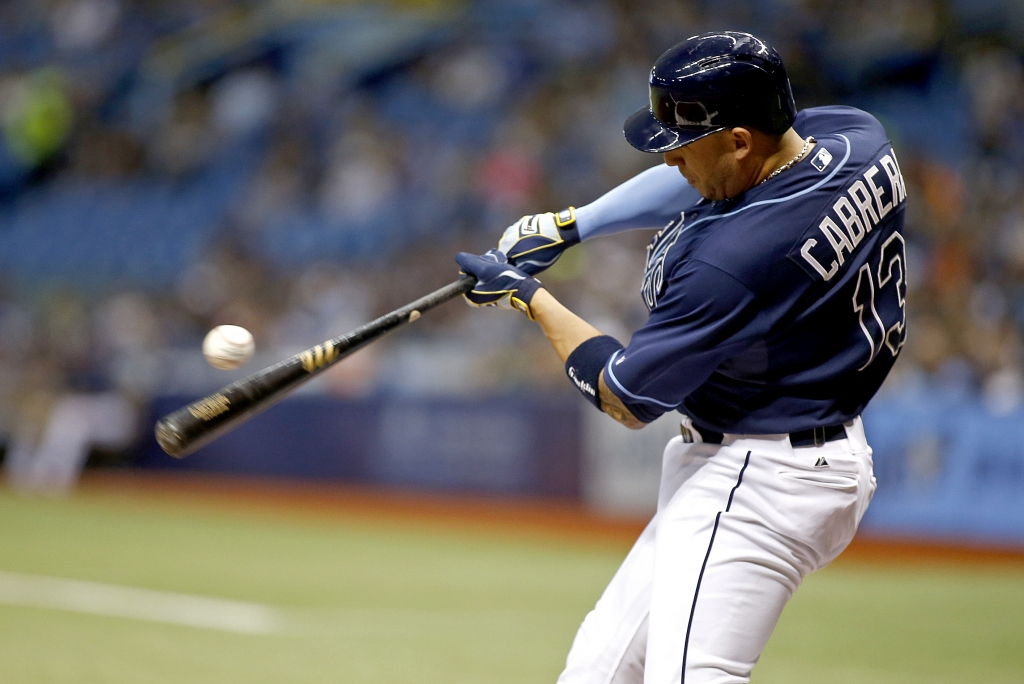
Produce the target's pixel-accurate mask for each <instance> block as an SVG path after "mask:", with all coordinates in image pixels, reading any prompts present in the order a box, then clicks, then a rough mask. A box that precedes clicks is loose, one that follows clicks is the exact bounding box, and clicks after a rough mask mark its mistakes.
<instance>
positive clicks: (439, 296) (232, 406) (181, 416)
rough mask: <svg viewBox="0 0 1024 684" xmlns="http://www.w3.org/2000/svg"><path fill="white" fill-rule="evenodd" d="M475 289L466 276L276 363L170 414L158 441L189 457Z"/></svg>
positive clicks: (159, 428) (173, 453)
mask: <svg viewBox="0 0 1024 684" xmlns="http://www.w3.org/2000/svg"><path fill="white" fill-rule="evenodd" d="M474 285H476V278H473V277H471V276H463V277H461V278H459V279H458V280H456V281H455V282H453V283H449V284H448V285H445V286H444V287H442V288H441V289H439V290H435V291H434V292H431V293H430V294H428V295H426V296H425V297H420V298H419V299H417V300H416V301H414V302H411V303H409V304H406V305H405V306H403V307H401V308H400V309H395V310H394V311H392V312H391V313H389V314H385V315H383V316H381V317H380V318H378V319H377V320H375V321H372V322H370V323H367V324H366V325H364V326H361V327H359V328H356V329H355V330H353V331H352V332H349V333H346V334H345V335H342V336H341V337H336V338H334V339H333V340H328V341H326V342H324V343H323V344H318V345H316V346H315V347H312V348H310V349H307V350H306V351H304V352H301V353H299V354H296V355H295V356H291V357H289V358H287V359H285V360H284V361H280V362H278V363H275V364H274V365H273V366H270V367H268V368H264V369H263V370H261V371H258V372H256V373H253V374H252V375H250V376H248V377H246V378H242V379H241V380H238V381H237V382H233V383H231V384H230V385H228V386H227V387H222V388H221V389H220V390H219V391H217V392H215V393H213V394H211V395H210V396H208V397H204V398H203V399H200V400H198V401H195V402H192V403H191V404H189V405H188V406H184V407H182V408H180V409H178V410H177V411H174V412H172V413H169V414H168V415H166V416H164V417H163V418H161V419H160V420H159V421H157V424H156V428H155V430H154V431H155V433H156V441H157V443H158V444H160V447H161V448H162V449H163V450H164V451H166V452H167V453H168V454H170V455H171V456H175V457H177V458H184V457H185V456H188V455H189V454H191V453H192V452H194V451H195V450H196V449H198V448H200V447H201V446H203V445H205V444H208V443H210V442H211V441H213V440H214V439H216V438H217V437H219V436H220V435H222V434H224V433H225V432H228V431H230V430H232V429H234V428H235V427H237V426H238V425H241V424H242V423H244V422H245V421H247V420H248V419H249V418H251V417H253V416H254V415H256V414H257V413H259V412H260V411H263V410H264V409H267V408H269V407H271V406H273V405H274V404H275V403H277V402H278V401H280V400H281V399H283V398H284V397H285V396H287V395H288V394H289V393H290V392H291V391H292V390H294V389H296V388H297V387H298V386H299V385H301V384H302V383H304V382H306V381H307V380H310V379H312V378H313V377H314V376H316V375H318V374H319V373H320V372H322V371H323V370H324V369H325V368H329V367H330V366H332V365H334V364H335V363H337V362H338V361H340V360H341V359H343V358H345V357H346V356H348V355H349V354H351V353H352V352H354V351H356V350H357V349H360V348H361V347H364V346H365V345H367V344H369V343H370V342H372V341H374V340H376V339H378V338H380V337H383V336H384V335H385V334H387V333H389V332H391V331H392V330H394V329H395V328H398V327H399V326H401V325H403V324H405V323H411V322H412V321H415V320H416V319H417V318H419V317H420V316H421V315H422V314H423V312H425V311H429V310H430V309H433V308H434V307H436V306H438V305H440V304H444V303H445V302H447V301H448V300H450V299H454V298H455V297H458V296H459V295H461V294H465V293H467V292H469V291H470V290H471V289H473V286H474Z"/></svg>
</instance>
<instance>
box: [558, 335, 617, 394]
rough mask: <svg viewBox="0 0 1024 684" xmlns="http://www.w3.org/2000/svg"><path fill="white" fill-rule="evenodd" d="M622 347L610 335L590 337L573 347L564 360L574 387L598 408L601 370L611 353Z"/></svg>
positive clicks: (567, 373)
mask: <svg viewBox="0 0 1024 684" xmlns="http://www.w3.org/2000/svg"><path fill="white" fill-rule="evenodd" d="M622 348H623V347H622V345H621V344H619V341H618V340H617V339H615V338H614V337H612V336H610V335H601V336H599V337H591V338H590V339H589V340H586V341H585V342H583V344H581V345H580V346H578V347H576V348H575V349H573V350H572V353H571V354H569V358H567V359H566V360H565V374H566V375H568V376H569V379H570V380H572V382H573V384H574V385H576V389H578V390H579V391H580V393H582V394H583V396H584V397H586V399H587V400H588V401H590V403H592V404H593V405H594V406H596V407H597V408H598V409H600V408H601V397H600V396H599V395H598V391H597V388H598V381H599V380H600V378H601V371H602V370H603V369H604V365H605V364H606V363H608V359H610V358H611V357H612V354H614V353H615V352H617V351H619V350H620V349H622Z"/></svg>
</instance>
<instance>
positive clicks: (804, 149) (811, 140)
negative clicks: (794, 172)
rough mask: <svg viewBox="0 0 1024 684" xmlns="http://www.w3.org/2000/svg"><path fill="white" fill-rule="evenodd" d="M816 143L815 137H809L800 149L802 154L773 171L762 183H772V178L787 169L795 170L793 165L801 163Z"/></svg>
mask: <svg viewBox="0 0 1024 684" xmlns="http://www.w3.org/2000/svg"><path fill="white" fill-rule="evenodd" d="M814 142H815V140H814V136H813V135H809V136H807V139H806V140H804V146H803V147H802V148H801V149H800V154H798V155H796V156H795V157H793V158H792V159H790V160H789V161H788V162H786V163H785V164H783V165H782V166H780V167H779V168H777V169H775V170H774V171H772V172H771V173H769V174H768V175H767V176H765V178H764V180H762V181H761V183H766V182H768V181H770V180H771V179H772V178H775V177H776V176H778V175H779V174H780V173H782V172H783V171H785V170H786V169H791V168H793V164H796V163H797V162H798V161H800V160H801V159H803V158H804V155H805V154H807V150H808V149H810V147H811V144H812V143H814ZM761 183H758V185H761Z"/></svg>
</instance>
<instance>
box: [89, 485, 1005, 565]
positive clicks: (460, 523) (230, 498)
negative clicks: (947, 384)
mask: <svg viewBox="0 0 1024 684" xmlns="http://www.w3.org/2000/svg"><path fill="white" fill-rule="evenodd" d="M80 491H81V492H82V494H84V495H86V496H88V495H91V494H105V495H110V494H117V495H119V496H125V497H129V498H132V499H144V500H158V501H160V500H164V501H187V502H191V503H196V504H201V505H204V506H212V507H215V508H227V509H233V510H244V511H251V512H258V513H260V514H264V515H267V514H269V515H285V516H300V517H315V518H316V519H318V520H329V519H331V518H360V519H365V520H373V521H386V522H389V523H395V524H409V523H414V524H418V525H429V526H434V527H441V528H451V529H461V530H471V531H477V532H481V531H482V532H501V533H503V534H515V535H527V536H536V537H542V538H549V539H552V538H553V539H556V540H560V541H569V540H572V541H582V542H589V543H607V544H615V545H622V546H623V547H627V546H628V545H629V544H631V543H632V541H633V540H634V539H636V537H637V536H638V535H639V534H640V532H641V531H642V530H643V528H644V525H645V524H646V520H638V519H632V520H630V519H618V518H608V517H603V516H600V515H596V514H595V513H593V512H591V511H588V510H587V509H585V508H583V507H582V506H581V505H579V504H578V503H575V502H565V501H557V500H543V499H507V498H506V499H503V498H496V497H484V496H480V495H466V494H438V493H423V492H413V491H402V490H396V489H381V488H375V487H369V486H360V485H351V484H333V483H332V484H321V483H312V482H295V481H282V480H265V479H262V480H261V479H254V478H237V477H227V476H216V475H192V474H187V475H183V474H176V473H175V474H172V473H142V472H137V471H92V472H89V473H87V475H86V476H85V477H84V478H83V481H82V484H81V487H80ZM839 562H844V563H858V562H860V563H925V564H943V563H956V564H962V563H968V564H982V565H992V564H996V565H1016V566H1022V567H1024V548H1021V547H1016V548H1014V547H998V546H984V545H977V544H972V543H969V542H965V543H959V544H957V543H953V542H948V541H943V542H933V541H922V540H917V539H900V538H893V537H872V536H864V535H860V536H858V537H857V538H856V539H855V540H854V541H853V543H852V544H851V545H850V546H849V548H847V550H846V551H845V552H843V555H842V556H841V557H840V558H839Z"/></svg>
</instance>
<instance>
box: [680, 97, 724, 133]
mask: <svg viewBox="0 0 1024 684" xmlns="http://www.w3.org/2000/svg"><path fill="white" fill-rule="evenodd" d="M673 113H674V114H675V121H676V125H677V126H699V127H701V128H711V127H712V126H714V125H715V124H714V122H713V121H712V119H714V118H715V117H716V116H718V112H708V108H707V107H705V106H704V104H703V103H702V102H676V103H675V107H674V108H673Z"/></svg>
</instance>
